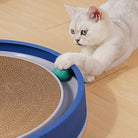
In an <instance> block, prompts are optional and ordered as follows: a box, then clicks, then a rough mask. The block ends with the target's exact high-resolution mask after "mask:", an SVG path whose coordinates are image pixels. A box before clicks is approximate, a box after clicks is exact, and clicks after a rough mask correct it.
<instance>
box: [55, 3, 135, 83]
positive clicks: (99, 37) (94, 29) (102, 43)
mask: <svg viewBox="0 0 138 138" xmlns="http://www.w3.org/2000/svg"><path fill="white" fill-rule="evenodd" d="M65 7H66V9H67V11H68V12H69V14H70V15H71V24H70V28H69V30H71V29H74V30H75V34H74V35H73V34H71V33H70V35H71V38H72V39H73V41H74V42H75V43H76V41H75V39H80V41H79V43H80V44H81V46H80V48H81V52H80V53H65V54H63V55H61V56H59V57H58V58H57V59H56V62H55V66H56V67H57V68H59V69H67V68H69V67H70V66H72V65H73V64H75V65H77V66H78V67H79V69H80V70H81V72H82V74H83V77H84V80H85V82H91V81H93V80H94V77H95V76H97V75H100V74H101V73H103V72H105V71H108V70H109V69H111V68H113V67H115V66H117V65H119V64H120V63H122V62H123V61H124V60H126V59H127V58H128V57H129V56H130V55H131V54H132V52H133V51H134V50H135V49H136V48H137V47H138V42H137V38H138V1H137V0H108V1H107V2H105V3H103V4H102V5H100V6H99V7H98V9H99V10H100V11H101V12H102V14H103V15H102V19H101V20H99V21H98V22H93V21H92V20H90V19H89V18H88V9H86V8H79V7H71V6H68V5H65ZM85 29H87V30H88V33H87V35H86V36H82V35H80V32H81V30H85ZM69 32H70V31H69Z"/></svg>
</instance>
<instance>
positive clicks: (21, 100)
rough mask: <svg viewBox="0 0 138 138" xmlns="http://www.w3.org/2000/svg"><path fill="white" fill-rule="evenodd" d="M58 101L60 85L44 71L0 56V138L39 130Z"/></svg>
mask: <svg viewBox="0 0 138 138" xmlns="http://www.w3.org/2000/svg"><path fill="white" fill-rule="evenodd" d="M59 100H60V87H59V84H58V82H57V80H56V79H55V78H54V77H53V76H52V75H51V74H50V73H49V72H48V71H47V70H45V69H44V68H42V67H40V66H38V65H36V64H33V63H31V62H28V61H25V60H22V59H17V58H11V57H4V56H0V137H2V138H12V137H17V136H20V135H22V134H24V133H27V132H29V131H30V130H32V129H34V128H35V127H38V126H39V125H40V124H41V123H43V122H44V121H45V120H46V119H48V117H50V115H51V114H52V113H53V112H54V111H55V109H56V107H57V106H58V104H59Z"/></svg>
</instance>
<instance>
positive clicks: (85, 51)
mask: <svg viewBox="0 0 138 138" xmlns="http://www.w3.org/2000/svg"><path fill="white" fill-rule="evenodd" d="M95 50H96V49H95V48H92V47H87V48H82V49H81V53H82V54H85V55H88V56H92V55H93V53H94V52H95Z"/></svg>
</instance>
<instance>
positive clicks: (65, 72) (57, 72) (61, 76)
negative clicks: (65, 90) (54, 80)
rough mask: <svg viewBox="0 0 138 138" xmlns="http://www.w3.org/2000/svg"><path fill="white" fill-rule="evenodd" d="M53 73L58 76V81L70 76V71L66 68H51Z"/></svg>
mask: <svg viewBox="0 0 138 138" xmlns="http://www.w3.org/2000/svg"><path fill="white" fill-rule="evenodd" d="M53 73H54V74H55V75H56V76H57V77H58V78H59V80H60V81H65V80H67V79H69V77H70V71H69V70H68V69H65V70H59V69H58V68H56V67H55V68H54V69H53Z"/></svg>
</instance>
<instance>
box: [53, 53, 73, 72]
mask: <svg viewBox="0 0 138 138" xmlns="http://www.w3.org/2000/svg"><path fill="white" fill-rule="evenodd" d="M72 65H73V59H72V57H71V55H69V54H63V55H60V56H59V57H58V58H57V59H56V61H55V67H56V68H58V69H60V70H63V69H69V68H70V67H71V66H72Z"/></svg>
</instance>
